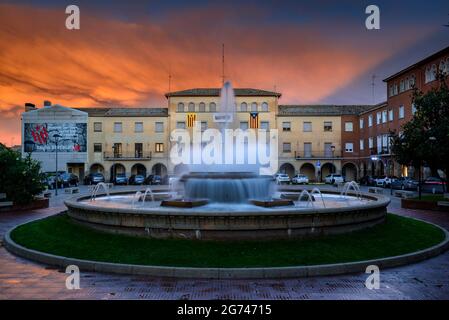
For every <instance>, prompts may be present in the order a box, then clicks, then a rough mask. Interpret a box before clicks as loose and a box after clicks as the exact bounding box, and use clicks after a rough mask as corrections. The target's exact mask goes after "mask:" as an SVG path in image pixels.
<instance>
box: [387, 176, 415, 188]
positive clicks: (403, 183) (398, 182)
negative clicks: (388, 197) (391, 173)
mask: <svg viewBox="0 0 449 320" xmlns="http://www.w3.org/2000/svg"><path fill="white" fill-rule="evenodd" d="M391 188H393V189H401V190H417V189H418V181H416V180H414V179H412V178H409V177H400V178H396V179H393V181H392V182H391Z"/></svg>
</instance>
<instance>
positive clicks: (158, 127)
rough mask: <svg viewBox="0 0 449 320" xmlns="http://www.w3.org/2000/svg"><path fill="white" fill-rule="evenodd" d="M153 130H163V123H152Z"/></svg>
mask: <svg viewBox="0 0 449 320" xmlns="http://www.w3.org/2000/svg"><path fill="white" fill-rule="evenodd" d="M154 131H155V132H164V123H163V122H156V123H155V125H154Z"/></svg>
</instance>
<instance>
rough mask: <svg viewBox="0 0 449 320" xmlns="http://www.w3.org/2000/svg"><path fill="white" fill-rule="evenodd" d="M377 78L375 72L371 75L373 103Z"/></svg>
mask: <svg viewBox="0 0 449 320" xmlns="http://www.w3.org/2000/svg"><path fill="white" fill-rule="evenodd" d="M375 79H376V75H375V74H373V75H372V76H371V94H372V98H373V104H374V102H375V101H374V100H375V99H374V87H375V86H376V83H375V82H374V81H375Z"/></svg>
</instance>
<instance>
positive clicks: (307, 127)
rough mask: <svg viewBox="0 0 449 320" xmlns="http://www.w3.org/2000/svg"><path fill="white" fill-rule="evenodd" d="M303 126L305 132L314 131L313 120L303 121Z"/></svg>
mask: <svg viewBox="0 0 449 320" xmlns="http://www.w3.org/2000/svg"><path fill="white" fill-rule="evenodd" d="M302 126H303V127H302V130H303V131H304V132H312V122H303V123H302Z"/></svg>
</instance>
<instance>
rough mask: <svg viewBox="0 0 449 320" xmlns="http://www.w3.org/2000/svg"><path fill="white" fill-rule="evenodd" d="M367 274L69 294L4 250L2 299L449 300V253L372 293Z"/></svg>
mask: <svg viewBox="0 0 449 320" xmlns="http://www.w3.org/2000/svg"><path fill="white" fill-rule="evenodd" d="M65 197H66V195H64V194H62V195H61V194H60V195H59V196H58V197H53V198H52V199H51V204H50V208H48V209H42V210H36V211H31V212H27V213H15V214H4V213H3V214H1V215H0V235H1V236H3V235H4V233H5V232H6V231H7V230H9V229H10V228H12V227H13V226H15V225H17V224H20V223H22V222H25V221H28V220H33V219H37V218H41V217H45V216H48V215H53V214H56V213H58V212H60V211H61V210H63V209H64V205H63V204H62V200H63V199H64V198H65ZM389 212H393V213H397V214H400V215H405V216H411V217H417V218H420V219H423V220H427V221H430V222H434V223H436V224H438V225H441V226H443V227H445V228H446V229H448V228H449V217H448V216H447V214H444V213H435V212H422V211H411V210H403V209H401V208H400V205H399V199H397V198H392V202H391V204H390V206H389ZM366 277H367V275H366V274H363V273H362V274H354V275H344V276H332V277H316V278H299V279H284V280H182V279H181V280H180V279H166V278H154V277H142V276H126V275H111V274H101V273H92V272H81V281H80V285H81V289H80V290H67V289H66V287H65V279H66V274H65V273H64V270H58V269H55V268H52V267H48V266H45V265H41V264H37V263H34V262H31V261H27V260H24V259H22V258H18V257H16V256H14V255H12V254H10V253H9V252H7V251H6V250H5V248H4V247H3V246H2V247H0V299H447V298H449V252H446V253H444V254H442V255H440V256H438V257H436V258H433V259H430V260H427V261H424V262H421V263H417V264H412V265H408V266H405V267H399V268H393V269H387V270H381V278H380V280H381V288H380V289H379V290H368V289H366V288H365V286H364V283H365V279H366Z"/></svg>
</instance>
